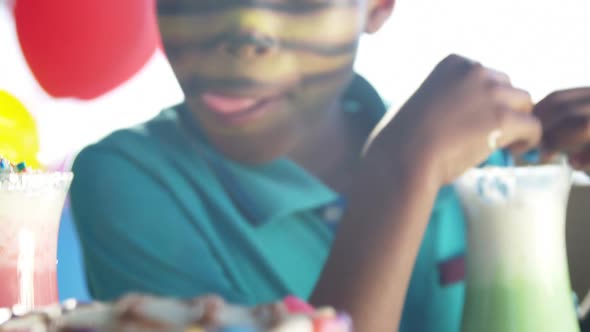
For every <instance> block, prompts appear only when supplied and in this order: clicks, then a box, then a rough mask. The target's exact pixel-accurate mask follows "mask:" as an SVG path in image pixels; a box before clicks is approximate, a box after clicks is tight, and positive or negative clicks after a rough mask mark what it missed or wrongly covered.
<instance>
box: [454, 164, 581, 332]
mask: <svg viewBox="0 0 590 332" xmlns="http://www.w3.org/2000/svg"><path fill="white" fill-rule="evenodd" d="M570 185H571V171H570V169H569V168H567V167H565V166H558V165H547V166H535V167H516V168H485V169H478V170H471V171H469V172H468V173H466V174H465V175H464V176H463V177H462V178H461V179H459V181H458V182H457V188H458V192H459V195H460V197H461V200H462V202H463V206H464V210H465V213H466V217H467V220H468V234H469V235H468V255H467V284H466V287H467V289H466V300H465V307H464V317H463V326H462V330H463V332H512V331H514V332H545V331H546V332H558V331H559V332H578V331H579V327H578V322H577V317H576V312H575V308H574V301H573V298H572V291H571V286H570V281H569V275H568V266H567V256H566V247H565V215H566V207H567V200H568V194H569V189H570Z"/></svg>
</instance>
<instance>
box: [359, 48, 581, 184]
mask: <svg viewBox="0 0 590 332" xmlns="http://www.w3.org/2000/svg"><path fill="white" fill-rule="evenodd" d="M532 109H533V103H532V101H531V97H530V95H529V94H528V93H527V92H526V91H523V90H520V89H517V88H515V87H513V86H512V84H511V82H510V79H509V78H508V76H507V75H506V74H503V73H500V72H497V71H495V70H492V69H489V68H486V67H484V66H482V65H481V64H479V63H476V62H473V61H470V60H468V59H466V58H463V57H460V56H457V55H451V56H448V57H447V58H445V59H444V60H443V61H442V62H441V63H439V64H438V66H437V67H436V68H435V69H434V71H433V72H432V73H431V74H430V76H429V77H428V78H427V79H426V80H425V81H424V83H423V84H422V86H421V87H420V89H419V90H418V91H417V92H416V93H415V94H414V95H413V96H412V97H411V98H410V100H409V101H408V102H407V103H406V104H405V105H404V106H403V107H402V109H401V110H400V112H399V113H398V114H397V115H396V116H395V118H394V119H393V120H391V121H390V119H384V122H383V123H382V125H381V126H380V128H379V130H377V131H376V133H375V135H373V136H374V139H372V141H371V145H370V146H369V148H368V152H367V158H369V159H371V158H376V159H377V160H379V161H381V162H382V161H383V160H384V159H388V158H389V159H393V160H394V162H397V163H398V165H396V166H398V169H399V163H426V164H427V165H431V166H432V167H433V168H431V169H430V170H431V171H432V172H433V173H432V174H434V180H435V181H437V182H439V184H441V185H442V184H446V183H449V182H451V181H453V180H454V179H455V178H456V177H458V176H459V175H461V174H462V173H463V172H464V171H465V170H467V169H468V168H470V167H473V166H475V165H477V164H479V163H480V162H483V161H484V160H485V159H486V158H487V157H488V156H489V155H490V154H491V153H492V151H493V150H495V149H499V148H504V147H510V148H511V149H512V150H513V151H514V152H515V153H520V152H524V151H526V150H527V149H529V148H531V147H533V146H535V145H537V144H538V142H539V140H540V138H541V125H540V123H539V121H538V119H536V117H534V116H533V115H532V112H531V111H532ZM588 113H589V114H590V112H588ZM404 166H407V167H412V165H404Z"/></svg>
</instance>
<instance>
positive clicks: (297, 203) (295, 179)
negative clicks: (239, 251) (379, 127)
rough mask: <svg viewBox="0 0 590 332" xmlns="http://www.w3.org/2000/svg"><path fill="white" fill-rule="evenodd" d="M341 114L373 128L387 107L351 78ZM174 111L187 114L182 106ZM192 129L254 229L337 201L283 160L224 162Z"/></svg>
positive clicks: (193, 125) (361, 80)
mask: <svg viewBox="0 0 590 332" xmlns="http://www.w3.org/2000/svg"><path fill="white" fill-rule="evenodd" d="M343 102H344V108H345V111H350V112H357V111H363V112H367V113H368V114H369V116H371V117H374V121H375V123H377V121H379V119H380V118H381V117H382V115H383V114H384V113H385V105H384V103H383V101H382V99H381V98H380V96H379V94H378V93H377V92H376V91H375V89H374V88H373V87H372V86H371V85H370V84H369V83H368V82H367V81H366V80H365V79H364V78H362V77H361V76H359V75H355V77H354V78H353V80H352V81H351V84H350V86H349V87H348V89H347V90H346V92H345V93H344V95H343ZM178 112H179V113H180V115H181V117H183V114H182V113H185V114H186V113H187V112H186V109H184V108H183V107H180V108H179V110H178ZM183 122H184V123H185V124H187V125H188V126H190V127H191V133H194V134H195V135H196V137H197V144H198V146H200V147H201V148H203V151H204V153H203V154H201V156H204V157H205V158H207V162H208V163H209V164H210V165H211V167H212V169H213V171H214V172H215V173H216V174H217V176H218V177H219V180H220V182H221V183H222V185H223V186H224V187H225V189H226V190H227V192H228V194H229V196H230V197H231V199H232V200H233V202H234V204H235V205H236V206H237V208H238V209H239V210H240V211H241V212H242V213H243V214H244V215H245V216H246V217H247V219H248V220H249V221H250V222H251V223H252V224H253V225H255V226H260V225H264V224H267V223H269V222H271V221H273V220H279V219H280V218H282V217H285V216H287V215H291V214H294V213H298V212H303V211H309V210H313V209H317V208H319V207H322V206H325V205H327V204H330V203H332V202H334V201H336V200H337V199H338V198H339V195H338V193H336V192H334V191H333V190H331V189H330V188H328V187H327V186H326V185H325V184H323V183H322V182H321V181H320V180H319V179H318V178H316V177H315V176H313V175H311V174H310V173H308V172H307V171H306V170H305V169H303V168H302V167H300V166H299V165H297V164H296V163H295V162H293V161H291V160H289V159H286V158H281V159H277V160H274V161H272V162H269V163H266V164H263V165H256V166H251V165H244V164H240V163H237V162H235V161H233V160H230V159H228V158H226V157H224V156H223V155H222V154H221V153H220V152H218V151H216V150H215V149H214V148H213V147H212V146H211V145H210V144H208V143H207V139H206V137H204V135H203V134H202V131H201V130H199V128H198V124H196V123H195V121H183Z"/></svg>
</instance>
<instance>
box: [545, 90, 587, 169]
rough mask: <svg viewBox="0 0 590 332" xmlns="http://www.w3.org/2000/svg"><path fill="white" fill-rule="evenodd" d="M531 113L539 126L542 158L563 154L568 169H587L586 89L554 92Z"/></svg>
mask: <svg viewBox="0 0 590 332" xmlns="http://www.w3.org/2000/svg"><path fill="white" fill-rule="evenodd" d="M534 114H535V115H536V116H537V117H538V118H539V120H540V121H541V124H542V125H543V141H542V145H541V146H542V149H543V151H544V152H545V153H544V154H545V156H544V157H545V159H549V158H550V157H551V156H552V155H553V154H555V153H558V152H564V153H566V154H567V155H568V157H569V161H570V164H571V165H572V167H574V168H577V169H584V170H590V87H586V88H578V89H571V90H563V91H558V92H554V93H552V94H550V95H549V96H547V97H546V98H545V99H543V100H541V101H540V102H539V103H538V104H537V105H536V106H535V108H534Z"/></svg>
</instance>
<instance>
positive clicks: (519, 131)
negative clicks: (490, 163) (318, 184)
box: [312, 55, 541, 332]
mask: <svg viewBox="0 0 590 332" xmlns="http://www.w3.org/2000/svg"><path fill="white" fill-rule="evenodd" d="M531 110H532V101H531V98H530V95H528V93H526V92H524V91H522V90H519V89H516V88H514V87H512V85H511V84H510V80H509V78H508V77H507V76H506V75H504V74H502V73H499V72H496V71H494V70H490V69H488V68H485V67H483V66H482V65H481V64H477V63H474V62H472V61H469V60H467V59H465V58H462V57H459V56H454V55H452V56H449V57H447V58H446V59H445V60H443V61H442V62H441V63H440V64H439V65H438V66H437V67H436V68H435V69H434V71H433V72H432V73H431V74H430V76H429V77H428V78H427V79H426V81H424V83H423V84H422V86H421V87H420V89H419V90H418V91H417V92H416V93H415V94H414V96H412V98H410V100H409V101H408V102H407V103H406V104H405V105H404V106H403V107H402V109H401V110H400V112H399V113H398V114H397V115H396V116H395V119H393V120H392V121H389V120H390V119H388V118H384V119H383V120H382V121H383V122H382V125H381V126H378V131H377V133H376V135H374V139H372V141H371V143H370V145H369V147H368V149H367V153H366V156H365V158H364V160H363V165H362V171H361V172H360V174H359V175H358V177H357V178H356V187H355V190H356V191H355V192H354V193H353V195H352V197H351V199H350V209H349V211H348V214H347V215H346V216H345V218H344V220H343V223H342V225H341V229H340V231H339V233H338V235H337V236H336V239H335V242H334V246H333V250H332V252H331V253H330V256H329V258H328V262H327V264H326V267H325V270H324V271H323V273H322V276H321V278H320V280H319V282H318V284H317V285H316V289H315V291H314V294H313V296H312V303H315V304H332V305H333V306H335V307H337V308H342V309H346V310H348V311H349V312H350V314H351V316H352V317H353V320H354V321H355V330H356V331H359V332H373V331H394V330H396V329H397V328H398V326H399V322H400V317H401V313H402V308H403V303H404V299H405V294H406V288H407V285H408V280H409V279H410V275H411V273H412V268H413V265H414V260H415V258H416V255H417V252H418V247H419V245H420V243H421V241H422V235H423V233H424V230H425V228H426V224H427V221H428V217H429V215H430V213H431V210H432V206H433V203H434V199H435V196H436V194H437V192H438V190H439V188H440V187H441V185H443V184H448V183H450V182H452V181H454V179H455V178H456V177H458V176H459V175H461V173H463V172H464V171H465V170H467V169H468V168H470V167H474V166H475V165H478V164H480V163H481V162H482V161H484V160H485V159H486V158H487V157H488V156H489V155H490V153H491V152H492V151H493V150H496V149H497V148H505V147H509V146H510V147H512V148H513V149H514V150H515V151H522V152H524V151H527V150H528V149H530V148H532V147H533V146H536V145H537V144H538V142H539V140H540V136H541V126H540V124H539V122H538V121H537V120H536V118H534V117H533V116H532V115H531V114H530V112H531Z"/></svg>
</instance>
